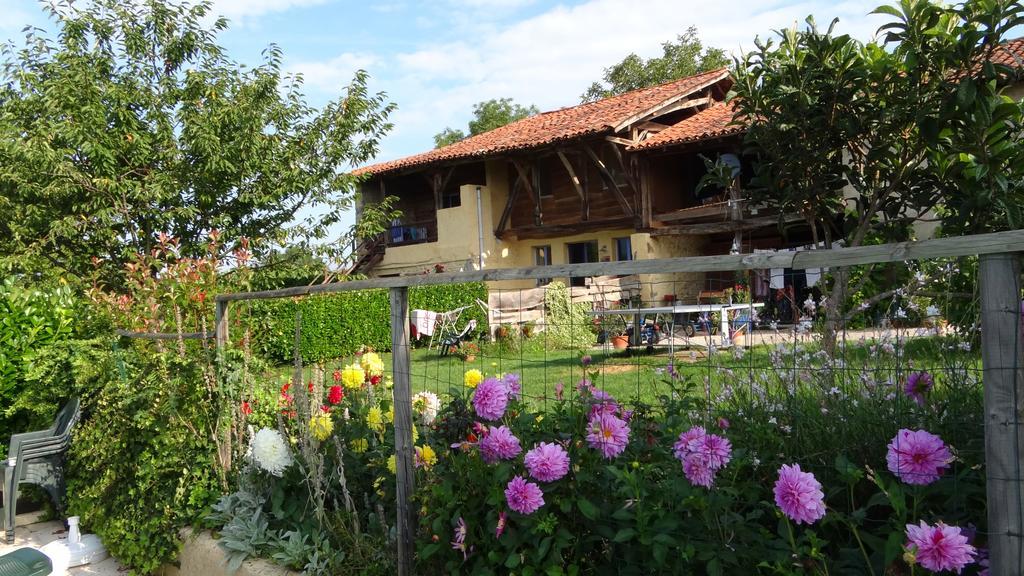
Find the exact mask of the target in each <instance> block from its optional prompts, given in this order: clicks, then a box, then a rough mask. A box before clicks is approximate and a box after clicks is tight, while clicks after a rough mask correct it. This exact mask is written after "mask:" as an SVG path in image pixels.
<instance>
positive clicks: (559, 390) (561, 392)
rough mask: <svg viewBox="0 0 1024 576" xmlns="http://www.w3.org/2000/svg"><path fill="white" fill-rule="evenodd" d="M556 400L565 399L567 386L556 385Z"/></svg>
mask: <svg viewBox="0 0 1024 576" xmlns="http://www.w3.org/2000/svg"><path fill="white" fill-rule="evenodd" d="M555 398H556V399H558V400H563V399H565V384H562V383H561V382H556V383H555Z"/></svg>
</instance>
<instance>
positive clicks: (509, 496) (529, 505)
mask: <svg viewBox="0 0 1024 576" xmlns="http://www.w3.org/2000/svg"><path fill="white" fill-rule="evenodd" d="M505 501H506V502H508V507H509V508H511V509H513V510H515V511H516V512H519V513H520V514H533V513H534V512H535V511H536V510H537V509H538V508H540V507H541V506H543V505H544V492H543V491H542V490H541V489H540V486H537V485H536V484H534V483H533V482H527V481H526V479H524V478H523V477H522V476H516V477H515V478H513V479H512V480H511V481H509V483H508V486H507V487H505Z"/></svg>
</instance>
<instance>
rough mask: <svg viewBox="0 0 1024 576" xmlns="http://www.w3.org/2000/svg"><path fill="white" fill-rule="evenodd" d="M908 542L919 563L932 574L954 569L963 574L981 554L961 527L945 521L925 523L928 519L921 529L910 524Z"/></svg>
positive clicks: (921, 524) (920, 526) (908, 525)
mask: <svg viewBox="0 0 1024 576" xmlns="http://www.w3.org/2000/svg"><path fill="white" fill-rule="evenodd" d="M907 540H908V542H907V548H910V549H911V551H912V552H913V553H914V558H915V559H916V561H917V563H918V564H920V565H921V566H924V567H925V568H927V569H928V570H931V571H932V572H941V571H943V570H952V571H956V572H957V573H958V574H959V573H960V571H961V570H963V567H964V566H966V565H968V564H970V563H971V562H972V561H973V560H974V556H975V555H976V554H977V550H975V549H974V546H971V545H970V544H968V543H967V537H966V536H964V535H963V534H962V533H961V532H960V529H959V528H957V527H956V526H947V525H946V524H943V523H942V522H939V523H938V524H936V525H935V526H929V525H928V524H925V522H924V520H921V523H920V524H919V525H917V526H915V525H913V524H907Z"/></svg>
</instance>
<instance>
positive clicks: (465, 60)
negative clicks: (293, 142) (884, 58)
mask: <svg viewBox="0 0 1024 576" xmlns="http://www.w3.org/2000/svg"><path fill="white" fill-rule="evenodd" d="M532 1H533V0H492V1H490V2H487V1H486V0H447V2H446V3H445V4H442V6H443V5H447V6H449V7H451V8H452V9H451V10H450V11H449V12H448V14H447V21H446V24H445V26H446V27H447V28H446V30H444V31H438V30H430V32H431V33H439V32H440V33H447V39H446V40H435V41H431V40H429V39H428V40H427V41H424V42H421V43H420V44H419V45H418V48H417V49H415V50H411V51H406V52H403V53H399V54H393V55H390V56H387V57H384V56H381V57H380V58H379V59H376V60H373V61H369V62H367V63H365V66H367V67H368V69H369V70H370V72H371V75H372V76H373V77H374V81H373V84H374V87H375V89H380V90H384V91H386V92H388V94H389V96H390V98H391V99H392V100H394V101H395V102H397V103H398V106H399V110H398V112H396V114H395V115H394V117H393V120H394V122H395V130H394V131H393V132H392V133H391V134H390V135H389V136H388V137H387V138H386V139H385V141H384V142H383V144H382V149H381V153H380V154H379V158H381V159H389V158H394V157H396V156H404V155H408V154H414V153H417V152H421V151H423V150H426V149H428V148H430V147H431V146H432V145H433V140H432V136H433V135H434V134H436V133H437V132H440V131H441V130H442V129H444V128H445V127H446V126H451V127H459V128H464V127H465V125H466V122H467V121H468V120H469V118H470V116H471V111H472V105H473V104H474V103H476V102H480V101H482V100H487V99H490V98H500V97H512V98H513V99H515V100H516V101H517V102H519V103H522V104H536V105H537V106H538V107H540V109H541V110H550V109H555V108H559V107H563V106H571V105H574V104H576V103H578V102H579V97H580V94H582V93H583V91H584V90H585V89H586V88H587V86H589V85H590V83H591V82H593V81H595V80H598V79H600V77H601V75H602V71H603V69H604V68H605V67H607V66H609V65H611V64H613V63H615V62H618V61H619V60H621V59H622V58H623V57H624V56H625V55H626V54H628V53H630V52H635V53H637V54H639V55H641V56H644V57H650V56H655V55H658V54H660V53H661V44H662V42H665V41H667V40H673V39H675V37H676V36H677V35H678V34H680V33H682V32H684V31H685V30H686V28H687V27H689V26H691V25H694V26H697V28H698V31H699V36H700V38H701V40H702V41H703V42H704V43H705V44H706V45H710V46H716V47H719V48H723V49H726V50H727V51H729V52H732V53H735V54H739V53H740V52H741V50H749V49H751V48H753V40H754V37H755V36H757V35H760V36H761V37H762V38H765V37H768V36H770V35H771V34H772V31H773V30H775V29H780V28H786V27H789V26H792V25H793V24H797V25H799V26H802V25H803V21H804V18H805V17H806V16H807V15H808V14H812V13H813V14H815V15H816V17H817V20H818V24H819V25H820V26H822V27H825V26H827V25H828V24H829V22H830V20H831V18H832V17H835V16H838V17H839V18H840V19H841V20H840V24H839V26H838V28H837V30H838V31H839V32H846V33H850V34H852V35H854V36H855V37H858V38H860V39H864V40H867V39H869V38H870V37H871V36H872V35H873V33H874V30H875V29H876V28H877V27H878V25H879V24H880V22H881V20H882V19H881V18H879V17H871V16H868V13H869V12H870V11H871V10H872V9H874V8H875V6H876V5H877V3H878V0H845V1H843V0H839V1H838V2H834V3H825V2H823V1H821V0H797V1H791V2H787V1H785V0H760V1H758V2H747V3H745V4H744V5H743V6H740V5H738V4H737V3H735V2H717V3H714V2H713V3H707V2H701V3H700V4H698V3H697V2H692V1H685V2H683V1H680V0H589V1H586V2H583V3H582V4H579V5H576V6H564V5H556V6H554V7H552V8H550V9H547V10H545V11H543V12H541V13H540V14H537V15H535V16H532V17H529V18H526V19H521V20H518V21H515V20H514V19H513V20H512V21H511V22H509V21H508V20H509V18H508V16H509V12H510V10H513V11H514V10H515V9H516V8H517V7H521V6H523V5H525V4H529V3H531V2H532ZM460 8H462V10H460ZM470 16H471V17H470ZM412 17H421V18H422V17H436V14H435V13H431V14H425V13H424V12H418V13H414V14H413V15H412ZM424 32H427V31H424ZM453 38H454V40H452V39H453ZM346 57H347V58H350V59H351V58H354V56H351V55H347V56H346ZM339 58H342V57H339ZM336 60H338V58H335V59H333V60H331V61H329V62H325V63H323V64H322V65H318V64H315V63H310V64H305V65H303V66H304V70H305V71H307V77H309V76H310V73H309V72H308V71H313V70H316V71H317V72H318V74H320V75H322V76H323V77H325V78H332V76H331V71H332V70H339V69H344V68H346V66H348V65H349V63H348V62H347V61H345V60H342V62H341V63H337V62H335V61H336ZM332 63H334V64H332ZM298 68H302V67H301V66H300V67H298ZM339 74H340V73H339ZM339 77H340V76H339Z"/></svg>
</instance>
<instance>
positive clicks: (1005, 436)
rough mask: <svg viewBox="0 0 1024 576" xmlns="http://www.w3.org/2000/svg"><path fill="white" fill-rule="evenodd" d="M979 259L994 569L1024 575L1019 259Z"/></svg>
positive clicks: (997, 575)
mask: <svg viewBox="0 0 1024 576" xmlns="http://www.w3.org/2000/svg"><path fill="white" fill-rule="evenodd" d="M979 260H980V271H979V284H980V287H981V338H982V343H981V361H982V368H983V373H984V385H985V473H986V476H987V478H986V482H985V486H986V489H987V492H988V545H989V552H990V555H991V556H990V557H991V559H990V561H989V562H990V566H989V573H990V574H992V575H993V576H1019V575H1020V574H1024V478H1022V469H1021V466H1022V463H1024V434H1022V428H1021V422H1020V414H1021V411H1022V409H1024V377H1022V371H1021V361H1022V357H1021V352H1022V348H1021V313H1020V312H1021V301H1020V296H1021V293H1020V259H1019V255H1017V254H988V255H983V256H981V257H980V259H979Z"/></svg>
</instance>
